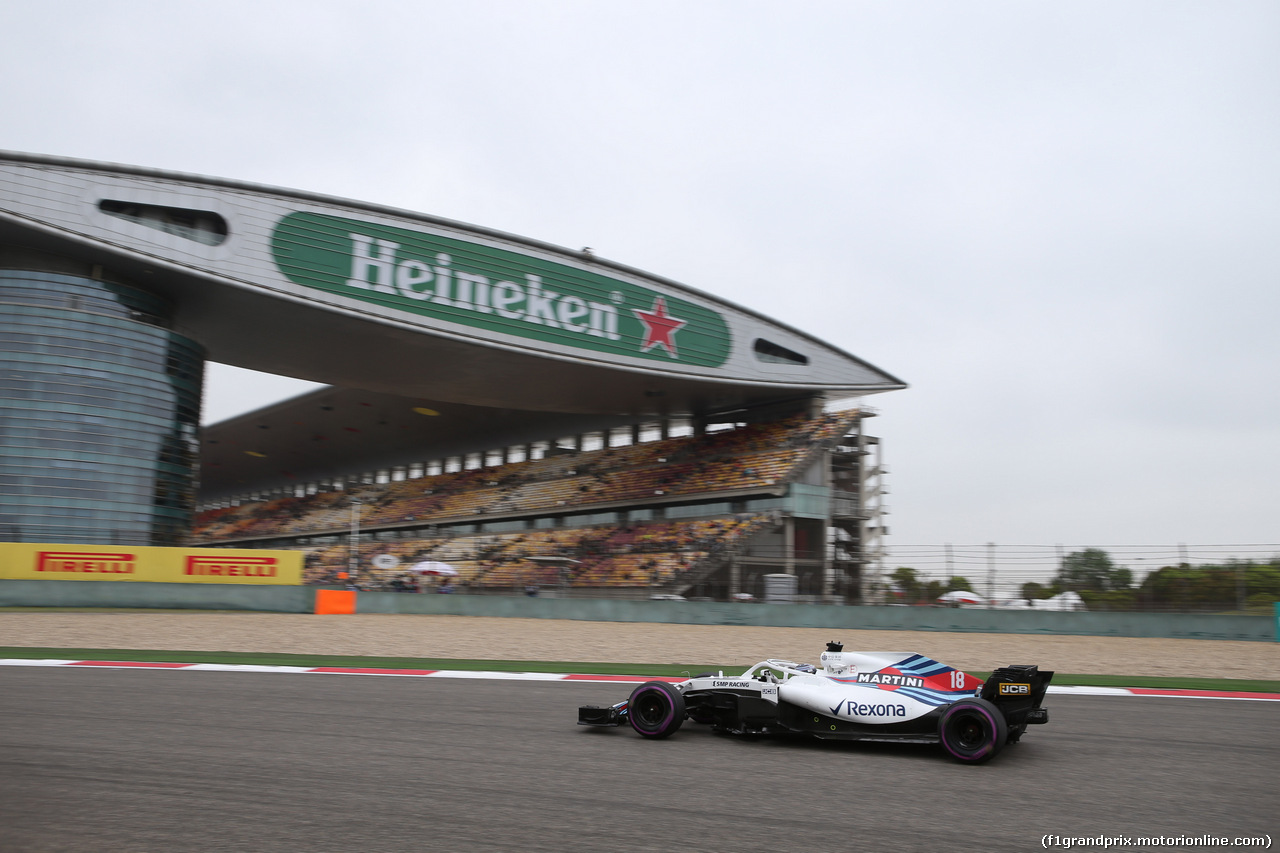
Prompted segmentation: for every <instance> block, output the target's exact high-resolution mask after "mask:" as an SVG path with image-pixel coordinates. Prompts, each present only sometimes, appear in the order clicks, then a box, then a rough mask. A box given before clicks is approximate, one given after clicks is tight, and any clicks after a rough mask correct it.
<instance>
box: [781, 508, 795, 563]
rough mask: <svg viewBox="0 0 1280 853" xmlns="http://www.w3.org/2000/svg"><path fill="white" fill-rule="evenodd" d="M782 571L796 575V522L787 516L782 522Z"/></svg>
mask: <svg viewBox="0 0 1280 853" xmlns="http://www.w3.org/2000/svg"><path fill="white" fill-rule="evenodd" d="M782 537H783V545H782V570H783V571H784V572H786V573H787V574H789V575H794V574H795V573H796V520H795V518H794V517H793V516H790V515H788V516H787V517H786V518H785V519H784V520H783V522H782Z"/></svg>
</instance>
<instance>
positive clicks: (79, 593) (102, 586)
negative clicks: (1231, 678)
mask: <svg viewBox="0 0 1280 853" xmlns="http://www.w3.org/2000/svg"><path fill="white" fill-rule="evenodd" d="M314 602H315V587H297V586H293V587H290V586H274V587H273V586H255V585H249V584H243V585H241V584H219V585H217V586H212V585H195V584H182V583H141V582H134V583H127V584H122V583H113V582H110V581H31V580H0V607H124V608H134V607H137V608H160V609H171V610H258V611H265V612H275V613H310V612H311V611H312V609H313V605H314ZM356 612H357V613H362V614H372V613H419V614H430V615H449V616H498V617H516V616H520V617H526V618H532V619H574V620H580V621H591V622H668V623H674V624H685V625H756V626H773V627H787V628H823V629H831V630H841V629H844V630H849V629H873V630H882V631H953V632H959V633H983V634H1060V635H1073V634H1074V635H1080V636H1094V637H1173V638H1182V639H1199V640H1261V641H1268V640H1276V639H1277V630H1280V627H1278V625H1280V615H1278V616H1277V617H1275V618H1273V617H1272V616H1270V615H1264V616H1211V615H1198V614H1185V613H1056V612H1052V611H1049V612H1046V611H1026V610H970V609H957V608H946V607H839V606H825V605H799V604H727V603H724V604H722V603H717V602H697V601H687V602H686V601H619V600H612V599H583V598H547V597H543V596H539V597H536V598H530V597H528V596H503V595H435V594H419V595H410V594H404V593H393V592H362V593H359V595H358V597H357V604H356ZM1277 613H1278V614H1280V609H1278V610H1277ZM496 639H501V638H496ZM507 639H510V638H507ZM833 639H839V638H835V637H833Z"/></svg>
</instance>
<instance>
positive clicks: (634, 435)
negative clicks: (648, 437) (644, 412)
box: [631, 424, 640, 444]
mask: <svg viewBox="0 0 1280 853" xmlns="http://www.w3.org/2000/svg"><path fill="white" fill-rule="evenodd" d="M631 443H632V444H639V443H640V424H632V425H631Z"/></svg>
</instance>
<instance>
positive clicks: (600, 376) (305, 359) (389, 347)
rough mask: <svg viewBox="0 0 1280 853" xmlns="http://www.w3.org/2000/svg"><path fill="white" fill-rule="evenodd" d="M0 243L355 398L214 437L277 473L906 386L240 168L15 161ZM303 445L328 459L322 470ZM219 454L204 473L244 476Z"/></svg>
mask: <svg viewBox="0 0 1280 853" xmlns="http://www.w3.org/2000/svg"><path fill="white" fill-rule="evenodd" d="M0 247H2V251H0V263H3V264H6V265H10V266H12V265H14V264H19V265H21V264H23V263H26V262H27V261H29V260H31V259H33V258H37V257H44V258H52V259H55V261H56V263H58V264H70V265H77V266H78V268H77V269H76V270H74V271H75V272H78V273H79V272H82V271H84V270H90V269H91V270H93V273H92V274H93V275H94V277H101V278H103V279H106V280H113V279H114V280H120V281H126V282H130V283H133V284H137V285H142V286H143V287H145V288H146V289H148V290H150V291H152V292H154V293H157V294H160V295H162V296H164V297H166V298H167V299H168V300H169V301H170V302H171V303H172V306H173V310H172V312H171V318H172V324H173V326H174V328H175V330H176V331H178V332H180V333H182V334H184V335H187V336H189V337H191V338H193V339H194V340H196V341H198V342H200V343H201V344H202V345H203V346H204V347H205V348H206V355H207V358H208V359H210V360H212V361H217V362H221V363H224V364H230V365H235V366H240V367H245V368H250V369H253V370H260V371H265V372H268V373H274V374H279V375H284V376H291V377H296V378H299V379H307V380H311V381H315V382H321V383H325V384H328V385H333V386H337V387H338V388H343V389H359V391H358V392H357V391H354V390H352V391H340V390H337V389H334V388H331V389H327V390H323V391H318V392H316V393H315V394H313V395H306V396H304V397H302V398H299V399H297V400H294V401H289V402H287V403H284V404H280V405H279V406H274V407H269V408H268V409H266V410H263V412H261V413H255V414H254V416H253V417H251V418H244V419H236V420H234V421H233V422H229V423H228V424H227V425H225V426H219V427H215V428H213V429H211V430H210V431H209V434H210V435H211V436H214V438H215V440H217V441H222V440H224V439H226V440H227V441H228V443H229V444H236V445H242V444H246V443H251V444H254V445H255V446H259V447H266V448H267V450H268V451H270V452H267V451H257V452H260V453H263V454H264V455H263V456H260V457H254V456H248V457H246V458H249V459H262V458H272V459H276V460H277V461H280V462H281V463H284V462H288V466H289V467H287V468H285V467H281V468H276V469H275V470H276V471H277V472H279V471H282V470H292V469H294V468H298V469H305V470H306V471H310V470H313V469H315V468H316V467H317V466H320V465H322V464H328V463H332V462H335V461H354V456H355V455H356V454H357V452H358V451H360V450H361V449H362V450H363V451H364V453H365V455H366V456H368V455H370V454H372V456H374V457H381V456H382V455H384V454H382V453H381V450H382V449H383V448H387V449H390V448H396V447H397V446H398V445H397V442H398V441H400V439H402V438H403V439H405V440H406V441H412V442H415V443H420V442H431V443H432V445H434V446H435V447H436V448H442V449H443V448H449V447H453V446H456V445H458V443H459V441H460V440H461V439H462V438H463V437H467V436H469V437H470V438H471V440H472V441H475V440H476V436H477V430H478V429H479V427H480V426H481V425H483V426H485V427H486V429H487V432H489V433H491V434H492V435H493V436H494V437H495V438H500V437H501V436H502V435H504V434H506V433H508V432H510V433H512V434H513V435H514V434H515V433H516V432H517V431H516V430H507V429H506V428H505V426H504V422H503V419H504V418H507V419H509V420H510V421H512V422H518V423H519V424H520V426H521V430H519V431H518V432H520V433H521V434H524V435H527V434H528V432H529V431H530V430H531V429H542V428H544V427H545V430H542V431H543V432H544V434H545V432H546V430H556V431H561V430H562V431H563V433H565V434H569V433H572V432H581V431H584V430H585V429H587V427H586V426H585V423H586V419H585V416H589V417H590V422H591V423H592V424H594V427H593V428H594V429H599V428H601V427H602V426H605V425H608V424H611V423H626V422H634V421H635V420H637V419H640V418H645V417H654V416H668V415H691V416H695V417H700V416H705V415H708V414H712V413H717V412H724V411H728V410H733V409H737V408H743V407H757V406H762V405H769V404H771V403H774V402H776V401H780V400H797V399H801V398H805V397H812V396H814V395H826V396H829V397H852V396H860V395H864V394H872V393H878V392H883V391H889V390H894V389H899V388H903V387H905V385H904V384H903V383H902V382H901V381H900V380H898V379H896V378H895V377H893V376H891V375H889V374H888V373H885V372H884V371H882V370H880V369H878V368H876V367H874V366H873V365H871V364H868V363H867V362H865V361H862V360H861V359H859V358H857V357H855V356H853V355H850V354H849V353H847V352H845V351H843V350H841V349H838V348H836V347H833V346H831V345H830V344H827V343H824V342H822V341H820V340H818V339H817V338H814V337H813V336H811V335H808V334H806V333H804V332H802V331H799V330H797V329H794V328H791V327H789V326H787V325H785V324H782V323H779V322H777V321H775V320H771V319H770V318H767V317H765V316H763V315H761V314H758V313H756V312H754V311H751V310H749V309H747V308H743V307H741V306H738V305H735V304H733V303H731V302H729V301H727V300H724V299H721V298H719V297H716V296H713V295H711V294H708V293H705V292H702V291H698V290H695V289H693V288H690V287H687V286H685V285H682V284H679V283H676V282H673V281H670V280H668V279H664V278H661V277H659V276H655V275H651V274H648V273H644V272H641V271H639V270H636V269H633V268H631V267H627V266H625V265H622V264H619V263H615V262H613V261H609V260H605V259H603V258H599V257H596V256H595V255H593V254H592V253H590V252H589V251H587V250H581V251H573V250H570V249H566V248H562V247H558V246H553V245H549V244H546V243H541V242H538V241H536V240H531V239H527V238H523V237H518V236H514V235H511V234H505V233H501V232H497V231H494V230H491V229H487V228H483V227H478V226H473V225H466V224H463V223H458V222H453V221H450V220H445V219H441V218H438V217H434V216H429V215H426V214H420V213H413V212H409V211H404V210H397V209H392V208H387V207H383V206H380V205H375V204H370V203H365V202H358V201H350V200H345V199H337V198H333V197H329V196H323V195H318V194H314V193H308V192H300V191H296V190H288V189H280V188H274V187H266V186H260V185H256V184H250V183H244V182H239V181H233V180H226V179H219V178H209V177H201V176H195V175H187V174H180V173H172V172H162V171H159V170H154V169H148V168H141V167H136V166H123V165H118V164H108V163H99V162H92V161H84V160H71V159H65V158H58V157H48V156H42V155H32V154H22V153H17V152H0ZM68 271H72V270H70V269H69V270H68ZM393 395H394V397H393ZM366 398H368V399H366ZM394 398H400V399H399V402H392V400H393V399H394ZM415 400H416V401H417V403H420V404H421V405H417V404H415V405H411V406H406V405H405V403H406V402H409V401H415ZM366 403H368V405H366ZM324 406H330V407H331V408H329V409H326V408H324ZM414 408H425V409H433V410H436V411H439V412H441V415H440V416H438V417H437V416H423V415H421V414H417V413H414V412H413V411H412V410H413V409H414ZM374 411H377V412H381V414H377V415H375V414H371V413H372V412H374ZM495 411H496V412H498V413H499V414H497V415H495ZM516 411H520V412H522V413H523V414H520V415H518V416H517V415H515V414H512V413H514V412H516ZM504 412H505V413H509V414H501V413H504ZM336 413H342V416H341V417H340V416H339V415H338V414H336ZM533 413H541V414H533ZM566 413H573V414H574V415H577V416H584V417H578V418H575V417H573V416H570V415H569V414H566ZM360 415H368V417H367V418H365V417H360ZM574 424H577V425H578V426H577V427H575V426H574ZM264 427H265V428H264ZM248 430H254V431H255V432H254V433H253V435H255V437H256V438H257V440H256V441H254V442H248V441H247V437H246V436H245V435H243V433H245V432H246V431H248ZM348 430H359V432H348ZM342 432H346V435H345V436H341V435H338V433H342ZM267 434H270V435H272V436H273V438H272V439H270V440H268V439H267V438H266V435H267ZM218 435H221V436H222V437H223V438H217V436H218ZM277 435H278V436H286V435H287V438H281V439H279V440H278V441H279V442H280V443H279V444H273V443H271V442H274V441H277V439H275V438H274V436H277ZM317 436H324V437H323V438H320V437H317ZM348 436H350V437H353V438H352V440H351V441H350V442H345V443H344V439H346V438H347V437H348ZM354 437H359V438H358V439H356V438H354ZM233 439H234V440H233ZM264 442H265V443H264ZM290 443H291V444H292V447H290V446H287V445H288V444H290ZM500 445H501V442H500V441H496V442H495V441H490V442H488V446H490V447H493V446H500ZM212 447H213V448H216V447H218V445H216V444H215V445H212ZM304 447H311V448H315V449H316V450H317V451H319V452H317V453H316V454H315V455H314V456H313V457H312V458H311V459H310V461H309V462H307V463H304V462H303V461H302V456H304V455H306V454H303V452H302V448H304ZM247 449H248V448H242V449H241V455H242V456H244V455H245V453H244V451H245V450H247ZM206 451H208V452H209V455H208V457H207V459H206V466H212V467H207V469H206V477H205V482H206V485H210V484H211V483H213V482H216V481H219V480H220V479H221V477H220V475H218V474H217V473H216V471H217V470H218V469H219V468H223V470H226V471H228V472H229V473H230V472H231V469H234V468H236V466H234V465H232V464H231V461H230V459H228V458H226V457H220V453H219V451H217V450H216V449H215V450H211V449H210V447H206ZM439 452H440V451H439V450H437V451H436V452H435V454H433V455H436V454H438V453H439ZM346 456H349V457H351V458H345V457H346ZM237 461H239V462H241V463H243V462H244V460H237ZM371 464H372V463H371ZM243 473H245V474H247V473H248V471H247V470H246V471H245V472H243ZM299 476H303V475H302V474H299ZM233 479H236V480H238V479H240V478H239V476H238V475H237V476H235V477H233ZM223 485H226V483H223Z"/></svg>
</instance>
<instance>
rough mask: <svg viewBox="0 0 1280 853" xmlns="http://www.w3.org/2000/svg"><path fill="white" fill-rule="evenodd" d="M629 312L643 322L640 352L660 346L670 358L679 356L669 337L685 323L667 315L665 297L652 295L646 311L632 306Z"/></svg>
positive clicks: (673, 342)
mask: <svg viewBox="0 0 1280 853" xmlns="http://www.w3.org/2000/svg"><path fill="white" fill-rule="evenodd" d="M631 313H632V314H635V315H636V316H637V317H638V318H640V322H641V323H644V343H642V344H640V352H648V351H649V350H651V349H653V348H654V347H658V346H660V347H663V348H664V349H665V350H666V351H667V355H669V356H671V357H672V358H679V357H680V356H679V354H678V353H677V352H676V344H675V341H673V340H672V339H671V336H672V335H674V334H675V333H676V332H678V331H679V330H680V328H681V327H682V326H685V325H687V323H686V322H685V321H684V320H677V319H676V318H675V317H671V316H668V315H667V300H666V299H663V298H662V297H661V296H657V297H654V300H653V307H652V308H650V309H649V310H648V311H640V310H638V309H635V308H632V309H631Z"/></svg>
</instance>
